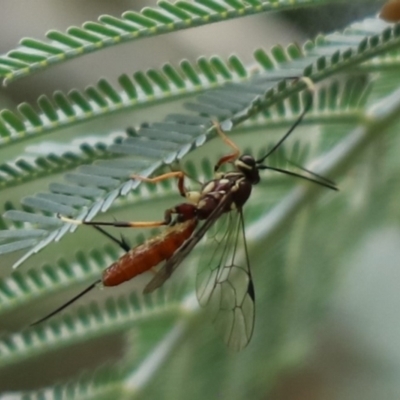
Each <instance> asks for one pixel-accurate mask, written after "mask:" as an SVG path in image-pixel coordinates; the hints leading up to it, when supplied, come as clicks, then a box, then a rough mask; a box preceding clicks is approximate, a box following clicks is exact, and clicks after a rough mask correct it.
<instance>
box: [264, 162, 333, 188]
mask: <svg viewBox="0 0 400 400" xmlns="http://www.w3.org/2000/svg"><path fill="white" fill-rule="evenodd" d="M258 169H269V170H271V171H276V172H280V173H282V174H285V175H290V176H293V177H295V178H301V179H304V180H305V181H309V182H312V183H316V184H317V185H320V186H324V187H326V188H328V189H331V190H335V191H336V192H338V191H339V188H338V187H337V186H336V185H335V184H334V183H333V184H331V183H329V182H324V181H321V180H317V179H313V178H309V177H308V176H304V175H301V174H296V172H292V171H287V170H286V169H281V168H276V167H270V166H268V165H260V166H259V167H258Z"/></svg>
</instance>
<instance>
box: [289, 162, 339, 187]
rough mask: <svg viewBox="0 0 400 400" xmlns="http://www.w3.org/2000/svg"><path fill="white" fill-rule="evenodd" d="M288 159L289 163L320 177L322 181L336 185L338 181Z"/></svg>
mask: <svg viewBox="0 0 400 400" xmlns="http://www.w3.org/2000/svg"><path fill="white" fill-rule="evenodd" d="M286 161H287V162H288V163H289V164H291V165H293V166H294V167H296V168H299V169H301V170H302V171H304V172H307V173H309V174H310V175H312V176H315V177H316V178H318V179H320V180H321V181H324V182H326V183H329V184H331V185H333V186H336V183H335V182H334V181H332V180H331V179H329V178H326V177H325V176H322V175H319V174H317V173H315V172H313V171H310V170H309V169H307V168H304V167H302V166H301V165H299V164H297V163H295V162H293V161H290V160H286Z"/></svg>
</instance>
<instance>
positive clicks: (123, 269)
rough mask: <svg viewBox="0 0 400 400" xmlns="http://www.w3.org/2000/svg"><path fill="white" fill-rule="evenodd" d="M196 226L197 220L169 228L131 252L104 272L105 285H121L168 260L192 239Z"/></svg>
mask: <svg viewBox="0 0 400 400" xmlns="http://www.w3.org/2000/svg"><path fill="white" fill-rule="evenodd" d="M196 225H197V219H190V220H188V221H185V222H183V223H179V224H176V225H174V226H171V227H168V228H167V229H166V230H165V231H164V232H162V233H161V234H160V235H157V236H155V237H153V238H151V239H148V240H147V241H146V242H144V243H143V244H141V245H139V246H137V247H135V248H134V249H132V250H130V251H129V252H128V253H126V254H124V255H123V256H122V257H121V258H120V259H119V260H118V261H116V262H115V263H114V264H112V265H110V266H109V267H108V268H107V269H106V270H105V271H104V272H103V279H102V281H103V285H104V286H117V285H120V284H121V283H123V282H126V281H129V280H130V279H132V278H134V277H135V276H136V275H139V274H142V273H143V272H146V271H148V270H149V269H151V268H153V267H155V266H156V265H157V264H159V263H160V262H161V261H165V260H168V259H169V258H170V257H172V255H173V254H174V253H175V252H176V250H178V249H179V247H181V246H182V244H183V243H184V242H185V241H186V240H187V239H189V238H190V236H191V235H192V233H193V231H194V229H195V228H196Z"/></svg>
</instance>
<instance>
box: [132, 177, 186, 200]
mask: <svg viewBox="0 0 400 400" xmlns="http://www.w3.org/2000/svg"><path fill="white" fill-rule="evenodd" d="M170 178H178V190H179V193H180V195H181V196H182V197H186V192H187V190H186V188H185V173H184V172H183V171H171V172H167V173H166V174H163V175H159V176H156V177H154V178H146V177H144V176H140V175H131V179H136V180H138V181H141V182H147V183H158V182H161V181H164V180H166V179H170Z"/></svg>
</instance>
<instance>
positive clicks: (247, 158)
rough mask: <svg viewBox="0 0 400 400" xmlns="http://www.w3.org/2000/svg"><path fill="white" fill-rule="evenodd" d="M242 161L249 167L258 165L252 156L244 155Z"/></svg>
mask: <svg viewBox="0 0 400 400" xmlns="http://www.w3.org/2000/svg"><path fill="white" fill-rule="evenodd" d="M240 161H241V162H242V163H244V164H246V165H248V166H249V167H254V166H255V165H256V161H255V160H254V158H253V157H252V156H249V155H244V156H241V157H240Z"/></svg>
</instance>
